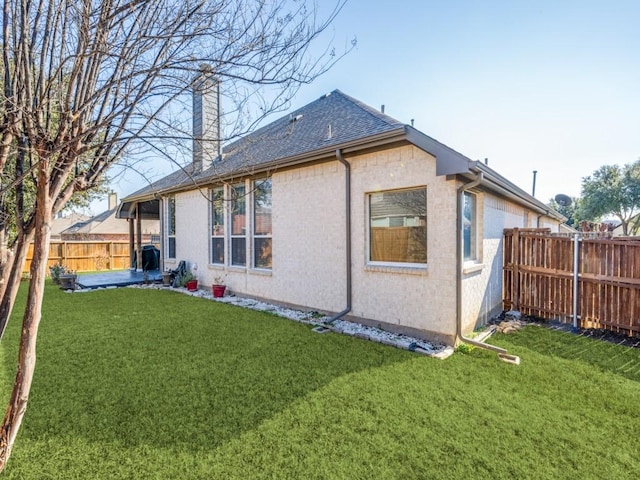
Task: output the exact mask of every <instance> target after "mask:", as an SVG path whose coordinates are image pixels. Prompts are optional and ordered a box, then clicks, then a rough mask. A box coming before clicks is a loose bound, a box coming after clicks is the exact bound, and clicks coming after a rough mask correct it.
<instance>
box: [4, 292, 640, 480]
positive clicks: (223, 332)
mask: <svg viewBox="0 0 640 480" xmlns="http://www.w3.org/2000/svg"><path fill="white" fill-rule="evenodd" d="M18 322H19V318H15V317H14V319H13V321H12V323H11V324H10V326H9V330H8V332H7V335H6V337H5V339H4V340H3V341H2V343H0V402H1V403H0V405H1V406H2V408H3V409H4V405H6V401H7V398H8V396H9V390H10V386H11V383H12V380H13V372H14V368H15V365H14V364H15V358H16V351H17V339H18V334H19V330H20V325H19V323H18ZM492 342H494V343H496V344H499V345H501V346H503V347H506V348H508V349H509V351H510V353H514V354H517V355H520V356H521V358H522V364H521V365H520V366H514V365H510V364H507V363H504V362H501V361H499V360H498V359H497V357H496V356H495V355H494V354H491V353H488V352H485V351H481V350H478V349H476V350H473V351H472V352H471V353H469V354H461V353H457V354H455V355H454V356H452V357H451V358H449V359H448V360H445V361H440V360H435V359H431V358H427V357H423V356H420V355H417V354H412V353H409V352H406V351H402V350H398V349H394V348H391V347H386V346H382V345H379V344H374V343H371V342H366V341H363V340H359V339H355V338H351V337H346V336H342V335H337V334H325V335H318V334H314V333H312V332H311V331H310V327H308V326H306V325H302V324H298V323H295V322H292V321H289V320H284V319H280V318H277V317H274V316H272V315H269V314H267V313H259V312H254V311H249V310H244V309H241V308H238V307H233V306H228V305H223V304H218V303H215V302H211V301H207V300H204V299H198V298H193V297H189V296H186V295H181V294H179V293H176V292H171V291H158V290H144V289H117V290H104V291H98V292H92V293H87V294H73V295H71V294H66V293H63V292H62V291H60V290H58V289H57V288H55V287H53V286H52V285H49V286H48V287H47V291H46V298H45V307H44V318H43V322H42V325H41V332H40V339H39V343H38V354H39V357H38V365H37V369H36V377H35V380H34V385H33V390H32V395H31V400H30V403H29V408H28V410H27V414H26V418H25V422H24V424H23V427H22V430H21V432H20V434H19V436H18V441H17V443H16V446H15V449H14V453H13V456H12V458H11V460H10V462H9V465H8V468H7V470H6V471H5V473H4V477H3V476H2V475H0V478H7V479H21V480H27V479H38V480H42V479H93V478H96V479H137V478H140V479H233V478H238V479H254V478H271V479H314V478H317V479H374V478H375V479H394V478H398V479H416V478H424V479H451V478H487V479H500V478H504V479H526V478H530V479H545V478H546V479H557V478H576V479H588V478H594V479H595V478H611V479H625V478H633V479H637V478H639V477H640V455H639V454H638V452H640V350H634V349H629V348H625V347H619V346H616V345H611V344H605V343H600V342H598V341H595V340H591V339H586V338H580V337H576V336H572V335H570V334H565V333H559V332H554V331H550V330H547V329H543V328H539V327H528V328H526V329H524V330H523V331H521V332H520V333H518V334H516V335H510V336H498V337H495V338H493V339H492Z"/></svg>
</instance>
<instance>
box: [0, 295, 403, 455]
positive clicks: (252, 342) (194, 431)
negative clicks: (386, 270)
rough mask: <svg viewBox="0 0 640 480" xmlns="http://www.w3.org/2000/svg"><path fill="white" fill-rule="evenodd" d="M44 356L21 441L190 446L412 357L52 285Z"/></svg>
mask: <svg viewBox="0 0 640 480" xmlns="http://www.w3.org/2000/svg"><path fill="white" fill-rule="evenodd" d="M11 328H13V329H19V325H18V324H17V322H14V324H13V325H11ZM14 333H15V332H14ZM16 336H17V335H16ZM38 349H39V350H38V353H39V358H38V364H37V368H36V378H35V381H34V385H33V390H32V396H31V400H30V404H29V409H28V411H27V416H26V421H25V424H24V431H23V432H21V435H25V436H32V437H34V438H47V439H48V440H49V441H51V440H52V439H55V438H58V437H65V436H73V437H78V436H80V437H82V438H86V439H87V440H89V441H95V442H116V443H118V444H122V445H125V446H136V445H141V444H146V445H153V446H158V447H169V448H178V449H180V448H185V449H189V450H191V451H194V450H198V449H206V450H211V449H212V448H215V447H216V446H217V445H219V444H221V443H223V442H225V441H227V440H229V439H230V438H233V437H236V436H238V435H241V434H242V433H244V432H246V431H249V430H251V429H253V428H255V427H256V426H257V425H259V424H260V423H261V422H262V421H264V420H265V419H267V418H270V417H272V416H273V415H275V414H276V413H278V412H280V411H282V410H283V409H284V408H286V407H287V406H289V405H290V404H291V403H293V402H295V401H296V400H297V399H299V398H301V397H304V396H305V395H307V394H308V393H310V392H312V391H314V390H316V389H319V388H321V387H323V386H324V385H326V384H328V383H329V382H330V381H332V380H333V379H335V378H338V377H340V376H342V375H345V374H348V373H352V372H356V371H359V370H364V369H369V368H372V367H376V366H384V365H389V364H392V363H395V362H400V361H405V360H407V359H410V358H412V357H413V356H412V354H409V353H408V352H405V351H401V350H397V349H394V348H390V347H385V346H382V345H378V344H373V343H370V342H364V341H359V340H355V339H353V338H348V337H345V336H340V335H334V334H329V335H318V334H314V333H312V332H311V331H310V328H309V327H308V326H306V325H301V324H297V323H295V322H292V321H289V320H284V319H279V318H277V317H274V316H271V315H269V314H265V313H259V312H253V311H250V310H245V309H241V308H238V307H232V306H228V305H222V304H219V303H215V302H211V301H206V300H201V299H194V298H191V297H187V296H184V295H179V294H175V293H173V292H166V291H155V290H134V289H118V290H109V291H100V292H92V293H88V294H65V293H62V292H60V291H59V290H57V289H53V288H50V289H48V290H47V296H46V300H45V307H44V320H43V323H42V326H41V332H40V339H39V346H38ZM3 390H4V389H3Z"/></svg>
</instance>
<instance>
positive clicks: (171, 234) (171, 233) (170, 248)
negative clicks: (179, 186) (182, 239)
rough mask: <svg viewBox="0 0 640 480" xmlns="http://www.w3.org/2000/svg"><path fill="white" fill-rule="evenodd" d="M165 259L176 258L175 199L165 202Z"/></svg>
mask: <svg viewBox="0 0 640 480" xmlns="http://www.w3.org/2000/svg"><path fill="white" fill-rule="evenodd" d="M167 258H176V197H174V196H171V197H169V199H168V201H167Z"/></svg>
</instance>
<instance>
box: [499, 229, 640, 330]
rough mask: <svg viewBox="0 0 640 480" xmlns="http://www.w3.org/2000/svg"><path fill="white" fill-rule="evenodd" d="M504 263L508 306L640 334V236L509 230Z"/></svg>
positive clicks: (582, 325) (505, 235)
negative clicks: (589, 236) (601, 236)
mask: <svg viewBox="0 0 640 480" xmlns="http://www.w3.org/2000/svg"><path fill="white" fill-rule="evenodd" d="M576 252H577V256H576V255H575V253H576ZM503 265H504V267H503V269H504V271H503V273H504V274H503V296H502V298H503V307H504V309H505V310H518V311H520V312H521V313H523V314H525V315H531V316H536V317H541V318H547V319H551V318H553V319H559V320H562V321H564V322H572V321H575V322H576V324H577V325H576V326H578V327H581V328H602V329H606V330H611V331H615V332H619V333H623V334H626V335H633V336H640V239H639V238H637V237H634V238H630V237H616V238H581V235H578V236H577V238H576V237H575V236H573V235H571V236H567V235H563V234H552V233H550V230H549V229H524V228H523V229H517V228H514V229H506V230H504V263H503ZM576 279H577V288H576V286H575V281H576ZM576 294H577V295H576Z"/></svg>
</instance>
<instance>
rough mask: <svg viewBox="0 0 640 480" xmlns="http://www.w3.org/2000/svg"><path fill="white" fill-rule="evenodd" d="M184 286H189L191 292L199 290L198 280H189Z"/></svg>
mask: <svg viewBox="0 0 640 480" xmlns="http://www.w3.org/2000/svg"><path fill="white" fill-rule="evenodd" d="M184 286H185V287H187V290H189V291H190V292H195V291H196V290H198V280H189V281H188V282H187V283H185V284H184Z"/></svg>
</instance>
